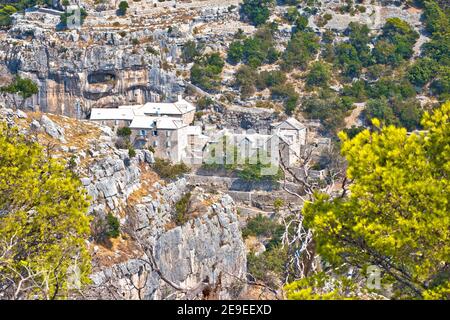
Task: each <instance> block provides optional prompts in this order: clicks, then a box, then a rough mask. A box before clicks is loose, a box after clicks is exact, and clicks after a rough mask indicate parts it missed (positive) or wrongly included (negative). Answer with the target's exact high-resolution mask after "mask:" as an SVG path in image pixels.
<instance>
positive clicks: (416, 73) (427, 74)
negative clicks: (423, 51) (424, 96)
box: [408, 57, 438, 87]
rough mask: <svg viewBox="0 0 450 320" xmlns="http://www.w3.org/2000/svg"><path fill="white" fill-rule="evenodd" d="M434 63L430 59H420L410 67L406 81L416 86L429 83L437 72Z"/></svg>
mask: <svg viewBox="0 0 450 320" xmlns="http://www.w3.org/2000/svg"><path fill="white" fill-rule="evenodd" d="M437 69H438V68H437V65H436V62H435V61H434V60H432V59H430V58H426V57H425V58H421V59H418V60H416V62H415V63H414V64H413V65H412V66H411V68H410V69H409V72H408V79H409V81H411V83H413V84H415V85H416V86H420V87H422V86H424V85H425V84H427V83H428V82H430V81H431V80H432V79H433V78H434V77H435V75H436V74H435V73H436V71H437Z"/></svg>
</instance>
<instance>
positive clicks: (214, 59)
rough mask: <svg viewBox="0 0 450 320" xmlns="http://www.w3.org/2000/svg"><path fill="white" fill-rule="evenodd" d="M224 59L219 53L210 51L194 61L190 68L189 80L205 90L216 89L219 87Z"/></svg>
mask: <svg viewBox="0 0 450 320" xmlns="http://www.w3.org/2000/svg"><path fill="white" fill-rule="evenodd" d="M224 64H225V63H224V61H223V59H222V58H221V57H220V55H219V53H211V54H209V55H206V56H204V57H202V58H201V59H199V61H197V62H195V63H194V65H193V66H192V68H191V81H192V83H193V84H195V85H198V86H199V87H200V88H202V89H204V90H206V91H216V90H217V89H218V88H219V87H220V81H221V77H220V74H221V73H222V69H223V66H224Z"/></svg>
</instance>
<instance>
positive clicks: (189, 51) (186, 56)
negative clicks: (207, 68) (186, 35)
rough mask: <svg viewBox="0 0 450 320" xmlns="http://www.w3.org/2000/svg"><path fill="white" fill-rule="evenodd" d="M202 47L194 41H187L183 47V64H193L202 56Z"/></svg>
mask: <svg viewBox="0 0 450 320" xmlns="http://www.w3.org/2000/svg"><path fill="white" fill-rule="evenodd" d="M202 51H203V46H202V45H201V44H199V43H196V42H195V41H192V40H189V41H187V42H186V43H185V44H184V45H183V49H182V50H181V58H182V59H183V61H184V62H185V63H190V62H194V61H195V60H196V59H197V58H199V57H200V56H201V54H202Z"/></svg>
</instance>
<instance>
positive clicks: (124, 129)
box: [117, 127, 131, 138]
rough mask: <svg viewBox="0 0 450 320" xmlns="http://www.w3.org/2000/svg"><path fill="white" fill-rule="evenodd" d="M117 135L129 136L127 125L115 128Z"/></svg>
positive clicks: (129, 130) (129, 131)
mask: <svg viewBox="0 0 450 320" xmlns="http://www.w3.org/2000/svg"><path fill="white" fill-rule="evenodd" d="M117 135H118V136H119V137H124V138H125V137H129V136H130V135H131V129H130V128H129V127H121V128H119V129H117Z"/></svg>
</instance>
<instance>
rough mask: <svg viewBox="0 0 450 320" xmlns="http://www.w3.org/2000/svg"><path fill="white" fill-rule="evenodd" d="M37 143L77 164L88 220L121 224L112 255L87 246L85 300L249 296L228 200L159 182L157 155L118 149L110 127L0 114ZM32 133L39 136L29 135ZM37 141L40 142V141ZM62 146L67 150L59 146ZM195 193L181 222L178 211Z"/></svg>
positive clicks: (179, 183) (92, 243)
mask: <svg viewBox="0 0 450 320" xmlns="http://www.w3.org/2000/svg"><path fill="white" fill-rule="evenodd" d="M3 120H4V121H6V123H8V125H10V126H17V127H19V130H20V132H22V133H23V134H25V135H28V136H33V137H35V138H34V139H37V140H38V141H39V142H44V141H49V140H50V141H52V143H53V144H57V145H56V147H55V149H54V152H55V153H54V156H58V157H64V158H65V159H70V158H73V162H74V163H75V167H74V168H73V169H74V170H75V171H76V173H77V175H78V176H79V177H80V181H81V184H82V185H83V187H84V188H85V189H86V190H87V193H88V194H89V196H90V197H91V205H90V208H89V211H88V213H89V215H91V216H92V217H93V218H94V221H96V220H102V219H103V220H104V219H105V217H106V216H107V215H108V214H109V213H111V214H112V215H113V216H115V217H116V218H118V219H119V222H120V231H121V237H119V238H117V239H111V242H112V243H111V247H108V245H106V244H105V243H103V242H99V241H97V240H96V239H97V231H96V225H95V224H93V225H92V226H93V233H92V237H91V238H90V239H86V241H87V242H88V245H89V248H90V251H91V254H92V264H93V273H92V275H91V277H92V280H93V284H92V285H91V286H90V287H89V288H87V289H86V292H85V294H84V297H85V298H92V299H124V298H125V299H181V298H189V299H190V298H202V297H203V295H204V293H203V292H204V289H208V290H206V291H208V292H212V294H214V297H221V298H235V297H236V296H237V295H238V294H239V293H240V291H241V290H242V289H243V288H244V285H243V284H242V283H244V281H243V280H244V279H245V277H246V253H245V247H244V242H243V240H242V236H241V231H240V225H239V222H238V219H237V212H236V207H235V204H234V202H233V200H232V199H231V198H230V197H229V196H228V195H225V194H222V193H217V194H208V193H207V192H205V191H204V190H203V189H200V188H196V189H193V190H191V189H190V187H189V185H188V183H187V181H186V179H185V178H180V179H178V180H175V181H172V182H170V183H168V182H166V181H162V180H160V179H159V177H158V176H157V175H156V173H155V172H153V170H152V169H151V166H150V164H151V163H153V162H154V158H153V154H152V153H151V152H150V151H148V150H136V155H135V156H134V157H132V158H130V157H129V154H128V150H124V149H117V148H116V147H115V144H114V141H115V139H116V137H115V135H114V134H113V133H112V132H111V131H110V130H108V129H107V128H106V127H103V126H100V125H98V124H95V123H91V122H89V121H79V120H75V119H71V118H68V117H62V116H55V115H51V116H50V115H49V116H45V115H40V114H36V113H26V114H25V117H24V114H23V113H22V112H20V111H17V110H16V111H14V110H12V109H6V108H2V107H1V106H0V121H3ZM31 131H35V132H36V133H38V134H36V135H30V134H29V133H31ZM40 139H43V140H42V141H40ZM61 139H63V141H64V142H62V141H61ZM188 192H189V193H190V195H191V196H190V198H189V205H188V206H187V210H186V212H184V213H183V214H184V215H185V216H184V219H182V220H179V219H177V212H176V209H175V208H176V204H177V203H178V201H180V199H181V198H182V197H183V195H185V194H186V193H188Z"/></svg>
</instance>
